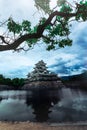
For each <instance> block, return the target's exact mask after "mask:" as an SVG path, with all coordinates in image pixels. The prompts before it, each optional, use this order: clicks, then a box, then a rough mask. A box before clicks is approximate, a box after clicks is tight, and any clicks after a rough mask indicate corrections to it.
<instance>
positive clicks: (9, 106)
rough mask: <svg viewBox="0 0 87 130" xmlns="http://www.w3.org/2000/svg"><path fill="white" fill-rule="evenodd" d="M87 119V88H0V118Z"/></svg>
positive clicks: (60, 120)
mask: <svg viewBox="0 0 87 130" xmlns="http://www.w3.org/2000/svg"><path fill="white" fill-rule="evenodd" d="M85 120H87V92H84V91H81V90H75V89H70V88H62V89H60V90H58V91H57V90H56V91H54V90H53V91H49V92H47V91H39V92H38V91H35V92H31V91H0V121H38V122H46V121H48V122H76V121H85Z"/></svg>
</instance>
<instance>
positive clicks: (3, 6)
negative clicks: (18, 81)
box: [0, 0, 87, 77]
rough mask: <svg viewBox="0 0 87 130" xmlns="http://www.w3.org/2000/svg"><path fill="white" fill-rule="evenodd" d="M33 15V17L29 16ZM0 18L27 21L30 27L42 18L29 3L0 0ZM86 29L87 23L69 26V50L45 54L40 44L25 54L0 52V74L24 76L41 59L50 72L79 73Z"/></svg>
mask: <svg viewBox="0 0 87 130" xmlns="http://www.w3.org/2000/svg"><path fill="white" fill-rule="evenodd" d="M52 1H53V0H52ZM52 3H54V1H53V2H51V7H52ZM54 6H55V3H54ZM35 12H36V13H35ZM34 13H35V15H33V14H34ZM0 15H1V16H0V17H1V19H4V20H5V19H8V17H9V16H11V15H12V17H13V18H14V19H15V20H16V21H22V20H23V19H28V20H31V21H32V24H37V22H38V20H39V17H40V16H42V15H41V14H38V13H37V10H36V9H35V7H34V1H33V0H30V1H29V0H18V1H17V0H15V1H12V0H6V1H5V0H0ZM86 28H87V22H82V23H77V22H75V23H74V24H73V26H72V28H71V31H72V33H71V35H70V37H71V38H72V39H73V45H72V46H71V47H65V48H62V49H58V50H56V51H50V52H48V51H46V50H45V49H46V47H45V45H44V44H43V43H40V44H38V45H36V46H35V47H34V49H33V50H30V51H29V52H27V53H25V52H21V53H12V51H7V52H0V73H2V74H4V75H6V76H8V77H16V76H17V77H25V76H26V74H27V73H28V72H30V71H31V70H32V69H33V67H34V64H35V63H37V62H38V61H39V60H42V59H43V60H44V62H46V63H47V66H48V67H49V69H50V70H52V71H55V72H56V73H58V74H59V75H64V74H65V75H71V74H78V73H81V72H82V71H83V70H84V69H87V54H86V51H87V38H86V37H87V31H86ZM0 32H2V30H0Z"/></svg>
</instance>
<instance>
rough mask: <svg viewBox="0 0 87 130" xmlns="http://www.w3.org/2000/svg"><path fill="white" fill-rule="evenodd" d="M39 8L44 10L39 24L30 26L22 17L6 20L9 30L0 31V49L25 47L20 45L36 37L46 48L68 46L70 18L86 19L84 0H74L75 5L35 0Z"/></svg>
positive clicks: (28, 42)
mask: <svg viewBox="0 0 87 130" xmlns="http://www.w3.org/2000/svg"><path fill="white" fill-rule="evenodd" d="M34 1H35V6H36V7H37V9H38V10H42V11H44V14H45V15H44V17H43V18H40V20H39V23H38V25H36V26H34V27H33V28H32V27H31V22H30V21H28V20H24V21H23V22H22V23H17V22H15V21H14V20H13V18H12V17H10V18H9V19H8V20H7V21H6V22H5V23H2V24H1V25H0V27H2V26H3V25H4V24H6V29H8V32H9V33H8V34H7V33H4V34H3V35H0V51H6V50H14V51H20V50H25V48H24V47H20V45H21V44H22V43H23V42H26V43H27V45H28V49H27V50H29V49H30V48H32V47H33V46H34V45H35V44H36V43H37V42H38V41H39V40H42V41H43V43H45V44H46V45H47V48H46V49H47V50H51V49H57V48H61V47H65V46H71V45H72V40H71V39H70V37H69V35H70V27H71V24H70V23H71V21H77V22H78V21H86V20H87V1H86V0H81V1H80V2H79V3H78V2H74V6H73V5H72V4H71V3H69V2H68V1H66V0H58V1H57V6H56V7H55V8H53V9H51V8H50V0H34Z"/></svg>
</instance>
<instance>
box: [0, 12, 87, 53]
mask: <svg viewBox="0 0 87 130" xmlns="http://www.w3.org/2000/svg"><path fill="white" fill-rule="evenodd" d="M86 12H87V11H86ZM78 13H81V11H80V12H76V13H64V12H58V11H55V12H53V13H52V14H50V16H49V17H48V19H47V20H46V21H45V23H44V24H42V25H38V28H37V32H36V33H33V34H25V35H22V36H20V37H19V38H18V39H16V40H15V41H13V42H12V43H9V44H7V45H0V51H6V50H16V49H17V48H18V47H19V46H20V44H21V43H23V42H24V41H26V40H28V39H33V38H36V39H38V38H41V37H42V34H43V32H44V30H45V28H46V26H47V25H49V24H51V21H52V19H53V18H54V17H55V16H61V17H64V18H67V17H68V18H71V17H75V16H77V14H78ZM84 13H85V12H84ZM0 38H1V40H2V41H3V42H4V43H5V42H6V41H5V38H4V37H3V36H0Z"/></svg>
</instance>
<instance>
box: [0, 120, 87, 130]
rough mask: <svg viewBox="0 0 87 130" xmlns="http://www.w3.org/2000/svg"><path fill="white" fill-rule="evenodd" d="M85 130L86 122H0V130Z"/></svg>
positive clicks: (86, 129) (86, 128) (86, 127)
mask: <svg viewBox="0 0 87 130" xmlns="http://www.w3.org/2000/svg"><path fill="white" fill-rule="evenodd" d="M67 129H68V130H87V121H85V122H78V123H48V122H44V123H39V122H30V121H26V122H17V121H15V122H12V121H10V122H9V121H0V130H67Z"/></svg>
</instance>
